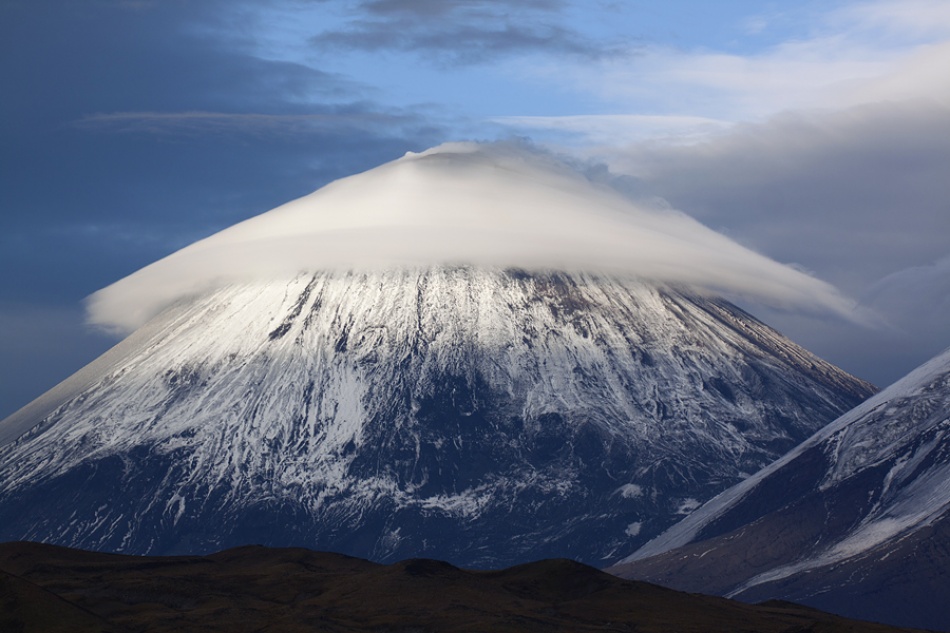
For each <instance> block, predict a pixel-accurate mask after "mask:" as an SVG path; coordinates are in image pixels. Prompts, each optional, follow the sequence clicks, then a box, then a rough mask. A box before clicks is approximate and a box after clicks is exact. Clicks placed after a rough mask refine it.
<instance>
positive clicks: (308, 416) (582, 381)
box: [0, 266, 872, 565]
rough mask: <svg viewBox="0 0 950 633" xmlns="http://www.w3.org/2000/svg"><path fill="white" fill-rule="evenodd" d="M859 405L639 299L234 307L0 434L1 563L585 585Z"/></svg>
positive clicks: (348, 281)
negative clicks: (53, 560)
mask: <svg viewBox="0 0 950 633" xmlns="http://www.w3.org/2000/svg"><path fill="white" fill-rule="evenodd" d="M871 390H872V389H871V387H870V386H869V385H867V384H865V383H862V382H860V381H858V380H856V379H854V378H852V377H850V376H848V375H847V374H845V373H843V372H842V371H840V370H838V369H837V368H835V367H833V366H831V365H829V364H827V363H825V362H823V361H821V360H820V359H818V358H816V357H814V356H813V355H811V354H809V353H808V352H806V351H804V350H802V349H801V348H799V347H797V346H795V345H794V344H793V343H791V342H789V341H788V340H787V339H785V338H783V337H781V336H780V335H779V334H777V333H776V332H774V331H773V330H771V329H769V328H768V327H766V326H764V325H763V324H761V323H760V322H758V321H756V320H755V319H753V318H752V317H750V316H749V315H747V314H745V313H744V312H742V311H741V310H739V309H737V308H735V307H734V306H732V305H730V304H729V303H727V302H724V301H721V300H716V299H710V298H704V297H702V296H700V295H698V294H695V293H693V292H687V291H683V290H677V289H674V288H671V287H668V286H664V285H662V284H656V283H646V282H639V281H629V280H621V279H618V278H613V277H606V276H593V275H585V274H579V273H577V274H565V273H553V272H548V273H528V272H525V271H523V270H514V269H499V268H487V267H480V268H475V267H467V266H457V267H444V266H443V267H423V268H397V269H391V270H386V271H379V270H376V271H372V272H359V271H348V272H345V271H338V272H323V273H314V274H309V273H308V274H301V275H298V276H296V277H295V278H293V279H288V280H284V281H269V282H264V281H260V282H252V283H244V284H233V285H228V286H224V287H221V288H218V289H216V290H212V291H208V292H206V293H205V294H202V295H199V296H197V297H193V298H190V299H182V300H180V301H179V302H178V303H177V304H175V305H173V306H171V307H170V308H168V309H167V310H165V311H164V312H162V313H161V314H160V315H158V316H157V317H155V318H154V319H153V320H152V321H151V322H150V323H148V324H147V325H146V326H145V327H143V328H141V329H140V330H139V331H138V332H136V333H135V334H133V335H132V336H131V337H129V338H128V339H126V340H125V341H123V342H122V343H120V345H119V346H118V347H117V348H116V349H115V350H113V351H112V352H110V353H109V355H108V357H107V358H104V359H101V360H100V361H98V362H97V363H94V364H93V365H91V366H90V367H89V368H87V369H86V370H84V371H83V372H80V374H77V376H75V377H73V378H71V379H69V380H67V381H66V382H65V383H64V384H63V385H60V386H59V387H57V388H56V389H54V390H53V391H51V392H50V393H49V394H47V395H46V396H44V397H43V398H41V399H40V400H38V401H37V402H36V403H34V404H33V405H30V406H29V407H27V408H26V409H24V410H23V411H21V412H18V413H17V414H15V415H14V416H12V417H11V418H8V419H7V420H6V421H4V422H3V423H0V436H2V437H5V438H6V440H7V443H6V444H5V445H4V446H3V447H2V448H0V518H2V520H0V538H2V539H4V540H10V539H31V540H43V541H50V542H55V543H60V544H64V545H70V546H78V547H83V548H92V549H105V550H115V551H123V552H137V553H146V552H147V553H172V552H185V551H192V552H194V551H207V550H214V549H220V548H222V547H227V546H230V545H236V544H241V543H248V542H260V543H267V544H271V545H291V544H298V545H307V546H310V547H314V548H320V549H330V550H337V551H343V552H348V553H353V554H358V555H361V556H367V557H370V558H373V559H378V560H392V559H398V558H401V557H407V556H420V555H425V556H429V557H436V558H443V559H448V560H451V561H453V562H456V563H460V564H465V565H504V564H510V563H513V562H516V561H522V560H526V559H533V558H538V557H542V556H555V555H556V556H569V557H575V558H578V559H581V560H585V561H591V562H599V563H601V564H603V563H604V562H610V561H612V560H616V556H618V554H620V553H622V548H625V547H628V546H629V545H630V544H636V543H640V542H643V541H644V540H645V539H647V538H650V537H652V536H654V535H656V534H657V533H658V532H659V531H660V530H662V529H664V528H666V527H667V526H668V525H670V524H671V523H672V522H673V521H674V520H675V519H676V518H677V517H678V516H681V515H682V514H684V513H686V512H688V511H689V510H691V509H692V508H694V507H695V506H697V505H698V504H699V503H700V502H702V501H704V500H705V499H708V498H709V497H711V496H712V495H714V494H715V493H717V492H719V491H720V490H722V489H723V488H725V487H726V486H728V485H730V484H733V483H735V482H736V481H738V480H740V479H741V478H742V477H745V476H747V475H748V473H751V472H754V471H755V470H757V469H759V468H760V467H762V466H763V465H765V464H767V463H768V462H770V461H772V460H773V459H775V458H776V457H778V456H779V455H781V454H782V453H784V452H785V451H787V450H788V449H789V448H791V447H792V446H794V445H795V444H796V443H797V442H799V441H801V440H802V439H804V438H806V437H807V436H809V435H810V434H811V433H813V432H814V431H815V430H816V429H817V428H819V427H820V426H822V425H823V424H825V423H827V422H828V421H830V420H832V419H834V418H835V417H836V416H837V415H839V414H840V413H841V412H842V411H845V410H847V409H849V408H850V407H851V406H853V405H854V404H856V403H857V402H859V401H861V400H862V399H864V398H865V397H866V396H867V395H869V393H871Z"/></svg>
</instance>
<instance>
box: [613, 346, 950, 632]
mask: <svg viewBox="0 0 950 633" xmlns="http://www.w3.org/2000/svg"><path fill="white" fill-rule="evenodd" d="M948 548H950V350H947V351H946V352H944V353H943V354H941V355H939V356H937V357H936V358H934V359H932V360H931V361H929V362H927V363H925V364H924V365H922V366H921V367H919V368H918V369H916V370H914V371H913V372H911V373H910V374H909V375H907V376H906V377H905V378H903V379H901V380H900V381H898V382H897V383H895V384H893V385H892V386H890V387H888V388H887V389H885V390H884V391H882V392H880V393H879V394H877V395H876V396H874V397H872V398H870V399H868V400H867V401H865V402H864V403H863V404H861V405H859V406H858V407H856V408H855V409H853V410H852V411H849V412H848V413H846V414H845V415H843V416H841V417H840V418H839V419H838V420H836V421H835V422H833V423H832V424H830V425H828V426H826V427H825V428H823V429H822V430H820V431H819V432H817V433H816V434H815V435H814V436H812V437H811V438H809V439H808V440H807V441H805V442H803V443H802V444H801V445H800V446H798V447H797V448H795V449H794V450H793V451H791V452H790V453H789V454H787V455H786V456H784V457H783V458H781V459H780V460H778V461H777V462H775V463H774V464H772V465H771V466H769V467H768V468H765V469H764V470H762V471H761V472H759V473H757V474H756V475H754V476H753V477H750V478H748V479H746V480H745V481H743V482H741V483H740V484H738V485H736V486H735V487H733V488H731V489H729V490H727V491H726V492H724V493H722V494H721V495H719V496H718V497H717V498H715V499H713V500H711V501H710V502H708V503H707V504H706V505H705V506H704V507H702V508H700V509H699V510H697V511H696V512H695V513H694V514H692V515H691V516H689V517H688V518H686V519H685V520H683V521H682V522H681V523H679V524H677V525H676V526H674V527H673V528H671V529H670V530H668V531H667V532H666V533H664V534H662V535H661V536H659V537H657V538H656V539H654V540H653V541H652V542H650V543H648V544H647V545H646V546H644V547H643V548H641V549H640V550H639V551H637V552H636V553H635V554H634V555H632V556H631V557H629V558H628V559H626V560H625V561H624V564H622V565H620V566H618V567H616V568H615V571H616V572H617V573H619V574H621V575H624V576H627V577H637V578H646V579H651V580H654V581H657V582H662V583H668V584H670V585H671V586H675V587H679V588H683V589H689V590H693V591H707V592H717V593H723V594H728V595H731V596H736V597H740V598H743V599H749V600H761V599H765V598H774V597H779V598H784V599H789V600H796V601H804V602H806V603H809V604H812V605H814V606H817V607H819V608H825V609H831V610H834V611H838V612H841V613H851V614H852V615H853V614H861V615H862V616H863V617H876V618H881V619H883V620H885V621H890V622H899V623H904V624H911V625H915V626H928V627H945V626H946V623H947V622H948V621H950V609H947V608H946V605H947V604H948V603H950V602H948V601H950V576H948V574H947V572H946V569H947V555H946V552H947V551H948Z"/></svg>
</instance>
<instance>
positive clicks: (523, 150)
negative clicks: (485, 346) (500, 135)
mask: <svg viewBox="0 0 950 633" xmlns="http://www.w3.org/2000/svg"><path fill="white" fill-rule="evenodd" d="M439 265H475V266H497V267H519V268H523V269H527V270H531V271H543V270H562V271H572V272H578V271H580V272H588V273H604V274H612V275H624V276H628V277H635V278H639V279H649V280H654V281H659V282H668V283H678V284H690V285H692V286H693V287H695V288H705V289H708V290H712V291H713V292H715V293H717V294H722V293H726V294H727V295H736V296H753V297H757V298H759V299H761V300H763V301H766V302H769V303H771V304H775V305H779V306H799V307H802V306H804V307H806V308H809V309H820V310H824V311H832V312H835V313H837V314H842V315H847V316H853V309H852V308H853V306H852V304H851V303H850V302H849V301H848V300H846V299H844V298H843V297H842V296H840V295H839V294H838V293H837V292H836V291H835V290H834V288H832V287H831V286H829V285H828V284H825V283H823V282H820V281H818V280H816V279H814V278H812V277H809V276H808V275H806V274H804V273H802V272H800V271H798V270H796V269H794V268H792V267H789V266H784V265H782V264H779V263H777V262H775V261H773V260H771V259H768V258H767V257H764V256H762V255H759V254H757V253H754V252H752V251H750V250H748V249H746V248H744V247H742V246H740V245H739V244H737V243H735V242H733V241H732V240H730V239H728V238H726V237H724V236H723V235H721V234H719V233H716V232H714V231H712V230H710V229H708V228H706V227H704V226H703V225H701V224H700V223H698V222H696V221H695V220H693V219H691V218H689V217H688V216H686V215H684V214H682V213H679V212H676V211H674V210H671V209H669V208H663V207H658V206H656V205H653V206H650V205H647V204H645V203H642V202H634V201H632V200H631V199H630V198H628V197H626V196H624V195H622V194H620V193H619V192H618V191H616V190H615V189H613V188H611V187H609V186H606V185H604V184H600V183H597V182H594V181H592V180H591V179H589V178H587V177H586V176H584V175H583V174H582V173H580V172H578V171H577V170H575V169H573V168H572V167H570V166H569V165H567V164H565V163H563V162H561V161H559V160H558V159H556V158H555V157H553V156H550V155H547V154H542V153H540V152H538V151H535V150H531V149H529V148H527V147H525V146H521V145H514V144H476V143H450V144H446V145H441V146H439V147H436V148H433V149H431V150H428V151H425V152H422V153H418V154H413V153H410V154H407V155H406V156H404V157H402V158H400V159H398V160H395V161H392V162H390V163H386V164H384V165H381V166H379V167H377V168H375V169H371V170H369V171H367V172H364V173H361V174H357V175H354V176H351V177H348V178H343V179H341V180H338V181H336V182H333V183H331V184H329V185H327V186H325V187H323V188H322V189H319V190H318V191H316V192H314V193H312V194H310V195H308V196H304V197H303V198H300V199H298V200H294V201H292V202H289V203H287V204H284V205H282V206H280V207H277V208H276V209H273V210H272V211H269V212H267V213H264V214H262V215H260V216H257V217H254V218H251V219H249V220H246V221H244V222H241V223H239V224H237V225H235V226H232V227H230V228H228V229H225V230H223V231H221V232H219V233H217V234H215V235H212V236H211V237H208V238H206V239H204V240H201V241H199V242H196V243H195V244H192V245H191V246H188V247H186V248H184V249H182V250H180V251H178V252H176V253H174V254H172V255H170V256H168V257H166V258H164V259H162V260H160V261H158V262H156V263H154V264H152V265H150V266H147V267H146V268H144V269H142V270H140V271H138V272H136V273H134V274H132V275H130V276H129V277H126V278H125V279H122V280H120V281H118V282H116V283H115V284H113V285H111V286H109V287H107V288H105V289H103V290H101V291H99V292H97V293H96V294H94V295H93V296H92V297H91V298H90V300H89V310H90V316H91V320H92V321H93V322H94V323H97V324H99V325H101V326H104V327H107V328H113V329H116V330H119V331H122V332H125V333H127V332H129V331H131V330H134V329H135V328H137V327H139V326H141V325H142V324H144V323H145V322H146V321H147V320H148V319H150V318H151V317H153V316H155V315H156V314H157V313H158V312H160V311H161V310H162V309H164V308H165V307H167V306H168V305H171V304H172V303H174V302H175V301H177V300H179V299H181V298H183V297H189V296H192V295H195V294H201V293H203V292H206V291H209V290H213V289H214V288H218V287H221V286H223V285H227V284H231V283H244V282H249V281H260V280H267V281H274V280H286V279H289V278H292V277H294V276H296V275H297V274H299V273H301V272H320V271H325V270H348V269H363V270H367V269H389V268H392V267H420V266H421V267H427V266H439Z"/></svg>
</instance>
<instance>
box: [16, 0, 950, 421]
mask: <svg viewBox="0 0 950 633" xmlns="http://www.w3.org/2000/svg"><path fill="white" fill-rule="evenodd" d="M511 5H517V8H512V6H511ZM947 68H950V3H948V2H946V1H945V0H890V1H878V2H829V1H823V2H807V1H805V2H798V3H791V2H761V1H759V2H753V1H734V2H715V3H713V2H706V1H705V0H692V1H686V0H681V1H675V0H667V1H664V2H615V1H602V2H601V1H597V0H591V1H585V2H580V1H577V2H570V1H566V0H565V1H560V0H524V1H521V2H518V3H510V2H501V1H497V0H455V1H452V0H352V1H347V0H273V1H258V2H241V1H235V0H228V1H227V2H225V1H223V0H221V1H216V0H204V1H203V2H200V3H198V2H186V1H184V0H153V1H150V0H89V1H88V2H75V1H74V0H0V94H2V95H3V96H2V98H0V211H2V212H0V223H2V224H0V270H2V271H3V275H2V277H0V367H2V375H0V416H4V415H6V414H8V413H10V412H12V411H13V410H15V409H16V408H18V407H19V406H22V405H23V404H25V403H26V402H28V401H29V400H31V399H32V398H34V397H36V396H37V395H39V394H40V393H42V392H43V391H45V390H46V389H48V388H49V387H51V386H52V385H53V384H55V383H56V382H58V381H59V380H61V379H62V378H65V377H66V376H67V375H69V374H70V373H71V372H73V371H74V370H76V369H78V368H79V367H80V366H81V365H83V364H85V363H86V362H88V361H89V360H91V359H92V358H93V357H95V356H96V355H97V354H98V353H100V352H101V351H103V350H104V349H106V348H107V347H108V346H109V345H110V344H112V343H113V342H114V341H115V339H113V338H110V337H108V336H105V335H103V334H101V333H96V332H94V331H90V330H89V329H88V328H87V327H86V326H85V325H84V319H85V314H84V308H83V305H82V301H83V299H84V298H85V297H87V296H88V295H90V294H92V293H93V292H95V291H97V290H99V289H100V288H103V287H105V286H107V285H109V284H111V283H113V282H115V281H116V280H118V279H120V278H122V277H125V276H126V275H129V274H131V273H133V272H134V271H136V270H138V269H140V268H142V267H143V266H145V265H147V264H149V263H151V262H154V261H156V260H158V259H160V258H162V257H164V256H166V255H168V254H169V253H171V252H173V251H176V250H178V249H180V248H182V247H184V246H186V245H187V244H190V243H192V242H194V241H196V240H198V239H201V238H204V237H206V236H208V235H211V234H212V233H214V232H216V231H218V230H221V229H223V228H225V227H228V226H230V225H232V224H235V223H236V222H239V221H241V220H244V219H247V218H249V217H251V216H254V215H256V214H259V213H261V212H263V211H266V210H268V209H270V208H273V207H275V206H277V205H279V204H282V203H284V202H287V201H288V200H291V199H293V198H297V197H300V196H303V195H306V194H308V193H310V192H311V191H313V190H315V189H317V188H318V187H320V186H322V185H324V184H326V183H328V182H330V181H332V180H335V179H337V178H340V177H343V176H347V175H350V174H353V173H357V172H360V171H363V170H366V169H369V168H372V167H374V166H376V165H379V164H381V163H384V162H386V161H390V160H393V159H396V158H398V157H400V156H402V155H403V154H404V153H405V152H406V151H422V150H425V149H426V148H429V147H432V146H434V145H437V144H440V143H443V142H446V141H453V140H497V139H508V138H513V137H514V138H521V139H528V140H529V141H530V142H532V143H534V144H535V145H538V146H540V147H545V148H548V149H550V150H552V151H556V152H563V153H566V154H568V155H570V156H572V157H573V158H574V159H575V160H576V162H577V163H578V164H579V165H580V166H581V168H582V169H584V170H585V171H586V172H587V173H588V174H589V175H590V176H591V177H593V178H595V179H600V180H602V181H608V182H610V183H611V184H612V185H613V186H615V187H617V188H618V189H621V190H623V191H624V192H626V193H627V194H628V195H630V196H631V197H632V198H634V199H637V200H645V201H646V200H649V201H651V204H655V205H657V206H663V205H669V206H670V207H672V208H674V209H678V210H679V211H682V212H684V213H686V214H689V215H690V216H692V217H693V218H695V219H696V220H698V221H699V222H702V223H703V224H705V225H706V226H707V227H709V228H711V229H713V230H715V231H719V232H721V233H723V234H724V235H726V236H728V237H729V238H731V239H732V240H734V241H735V242H738V243H739V244H741V245H744V246H746V247H748V248H750V249H752V250H754V251H757V252H758V253H761V254H763V255H766V256H768V257H770V258H772V259H774V260H777V261H778V262H782V263H787V264H791V265H793V266H794V267H796V268H799V269H800V270H803V271H806V272H809V273H811V274H812V275H814V276H815V277H817V278H819V279H821V280H824V281H826V282H829V283H831V284H833V285H834V286H836V287H837V288H839V289H840V291H841V292H842V293H844V294H845V295H846V296H848V297H851V298H852V299H854V300H855V301H857V302H859V303H860V304H861V305H862V306H864V308H866V309H869V310H873V311H875V312H876V313H877V314H878V315H879V316H880V323H879V325H878V326H877V327H874V328H869V327H865V326H857V325H855V324H854V323H852V322H849V321H847V320H845V319H840V318H835V317H831V316H821V315H816V314H814V313H808V314H798V313H797V312H795V311H792V312H787V311H786V312H776V311H773V310H768V309H765V308H762V307H761V306H759V307H757V306H749V307H750V308H753V311H755V312H756V314H758V315H759V316H760V317H762V318H763V319H764V320H766V321H767V322H769V323H770V324H772V325H775V326H777V327H778V328H779V329H781V330H783V331H785V332H786V333H788V334H789V335H791V336H792V337H793V338H794V339H795V340H797V341H798V342H800V343H802V344H804V345H805V346H806V347H808V348H810V349H811V350H813V351H815V352H816V353H818V354H819V355H822V356H824V357H825V358H827V359H828V360H830V361H832V362H835V363H837V364H839V365H840V366H842V367H844V368H845V369H847V370H848V371H851V372H852V373H855V374H857V375H859V376H860V377H862V378H866V379H869V380H871V381H873V382H876V383H878V384H880V385H884V384H887V383H889V382H890V381H892V380H894V379H896V378H898V377H899V376H900V375H902V374H903V373H905V372H906V371H908V370H909V369H911V368H912V367H914V366H915V365H917V364H919V363H920V362H922V361H924V360H926V359H927V358H929V357H930V356H933V355H934V354H936V353H937V352H939V351H941V350H942V349H944V348H945V347H946V346H947V345H950V325H948V324H950V319H948V318H946V315H947V314H948V313H950V176H948V175H950V81H948V80H947V70H946V69H947Z"/></svg>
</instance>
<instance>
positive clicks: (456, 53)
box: [311, 0, 630, 65]
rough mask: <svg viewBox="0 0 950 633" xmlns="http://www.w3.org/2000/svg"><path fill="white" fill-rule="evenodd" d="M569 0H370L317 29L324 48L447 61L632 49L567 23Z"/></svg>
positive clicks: (598, 54) (588, 55)
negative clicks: (331, 26) (328, 26)
mask: <svg viewBox="0 0 950 633" xmlns="http://www.w3.org/2000/svg"><path fill="white" fill-rule="evenodd" d="M566 5H567V3H565V2H559V1H554V0H534V1H528V2H518V3H512V2H502V1H500V0H454V1H442V2H439V1H433V0H363V1H362V2H354V3H350V5H349V6H350V8H351V17H350V18H349V19H348V20H347V21H346V22H345V24H344V25H343V26H342V27H341V28H334V29H329V30H326V31H323V32H321V33H318V34H316V35H314V36H313V37H312V38H311V42H312V43H313V44H314V45H315V46H317V47H319V48H322V49H346V50H360V51H369V52H379V51H387V50H391V51H399V52H408V53H415V54H418V55H419V56H420V57H421V58H422V59H423V60H425V61H429V62H433V63H436V64H441V65H469V64H478V63H484V62H488V61H491V60H494V59H497V58H499V57H502V56H508V55H516V54H529V53H535V52H544V53H554V54H557V55H568V56H572V57H576V58H580V59H584V60H588V61H589V60H592V59H602V58H608V57H616V56H618V55H621V54H624V53H627V52H629V50H630V47H629V44H628V43H627V42H623V41H607V42H605V41H603V40H601V39H598V38H595V37H590V36H587V35H584V34H582V33H581V32H580V31H578V30H575V29H573V28H571V27H570V26H568V25H567V24H565V23H564V22H565V21H564V20H563V19H562V15H561V13H562V11H563V9H564V8H565V6H566Z"/></svg>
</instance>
